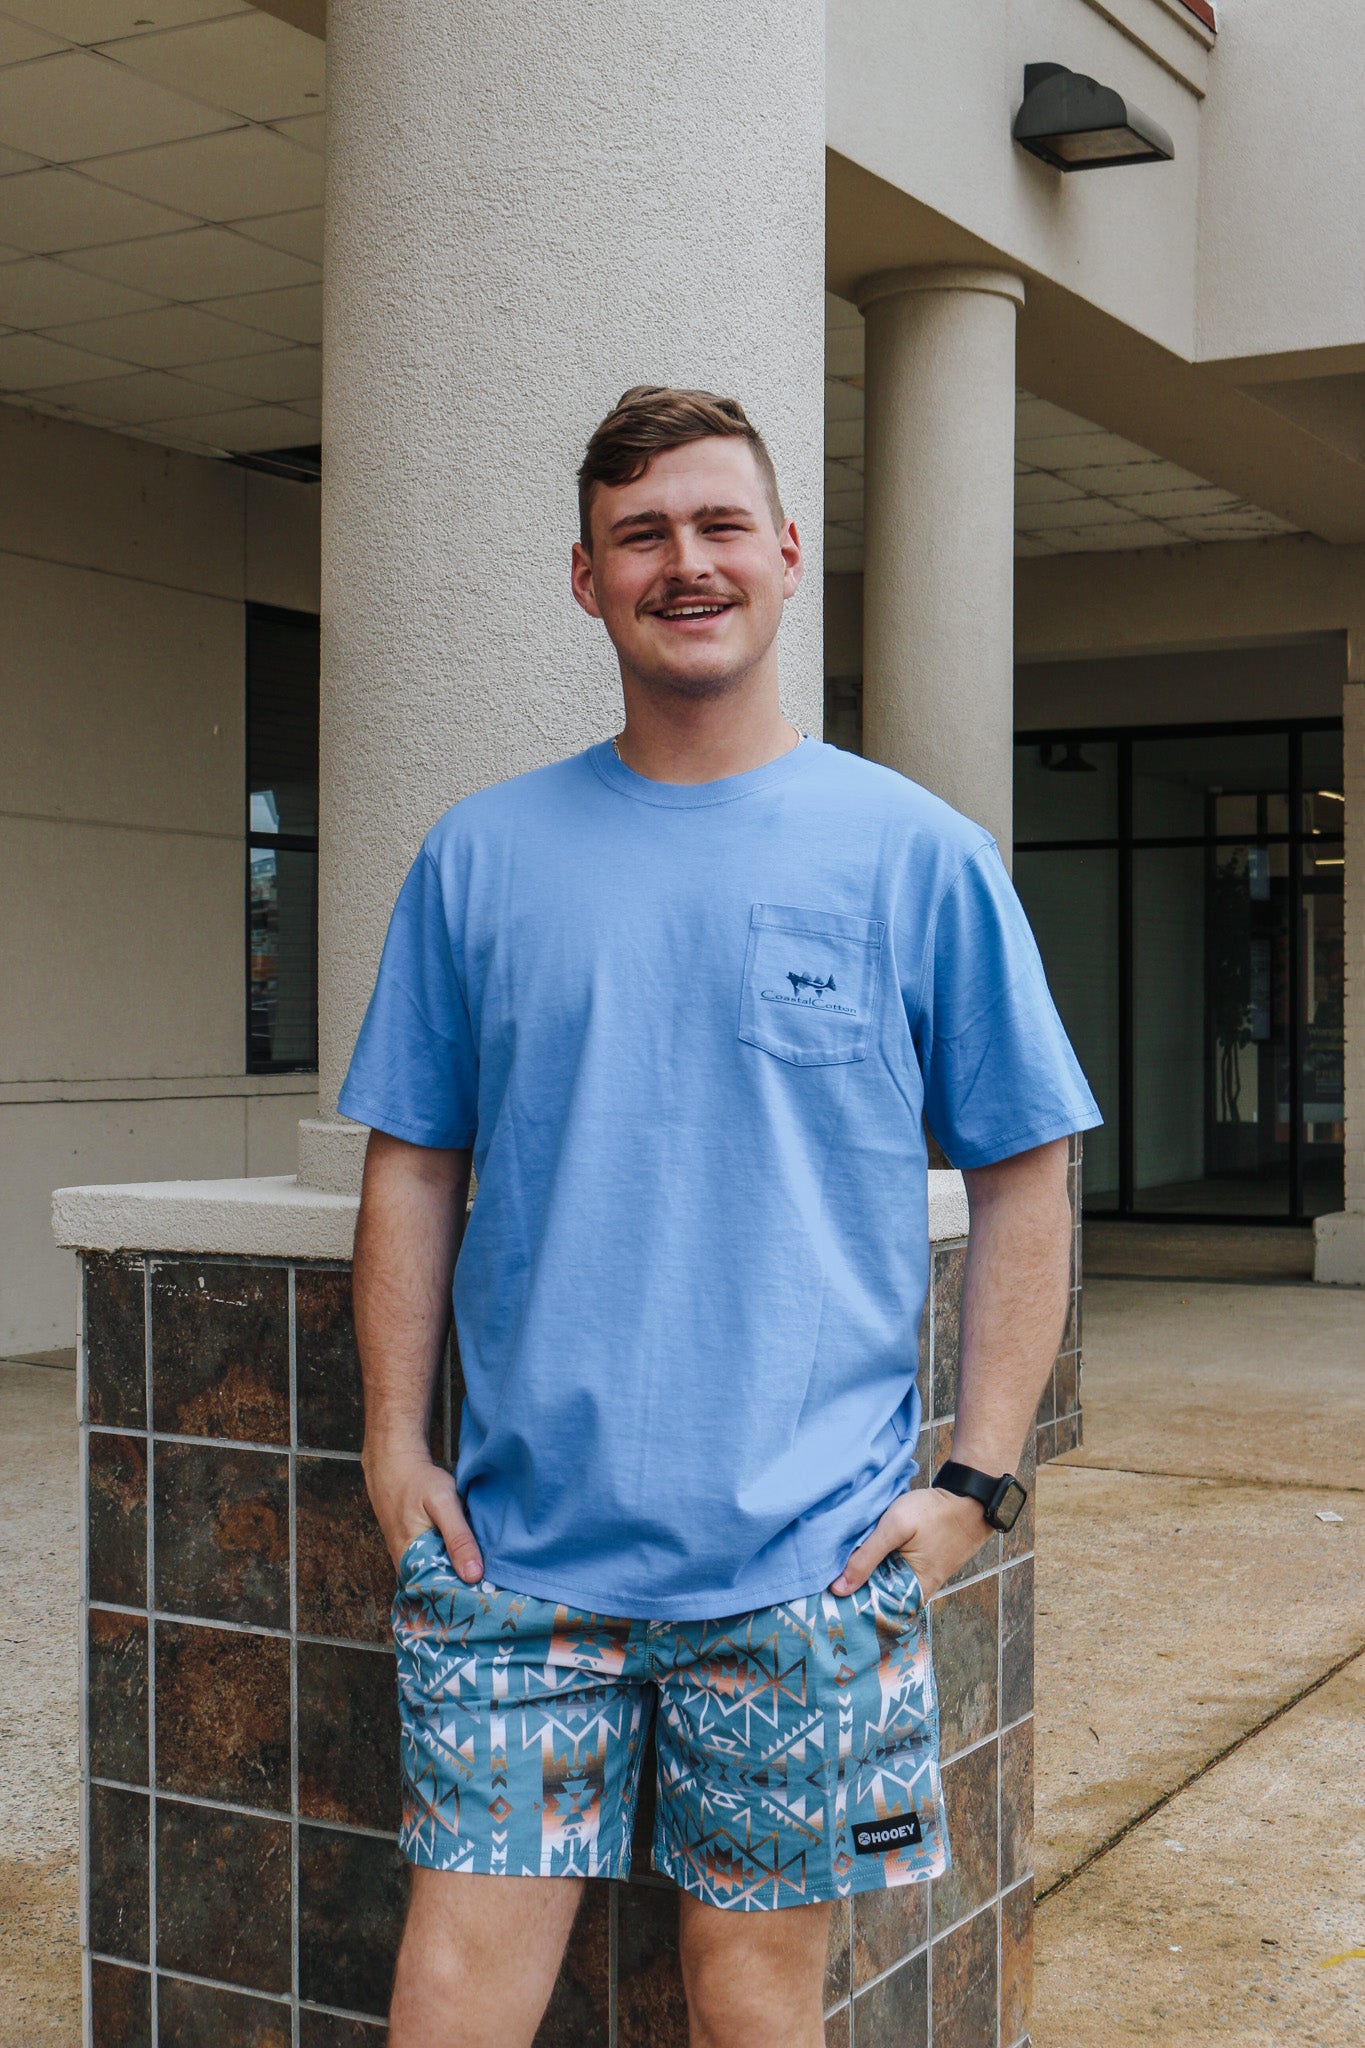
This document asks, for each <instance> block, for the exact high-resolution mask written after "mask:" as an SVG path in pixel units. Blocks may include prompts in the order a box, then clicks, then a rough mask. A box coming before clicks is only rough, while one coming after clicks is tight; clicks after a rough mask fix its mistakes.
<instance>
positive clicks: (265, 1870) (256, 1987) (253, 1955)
mask: <svg viewBox="0 0 1365 2048" xmlns="http://www.w3.org/2000/svg"><path fill="white" fill-rule="evenodd" d="M357 1938H359V1930H357ZM156 1942H157V1960H158V1961H159V1963H160V1964H161V1966H162V1968H163V1969H166V1970H171V1971H182V1970H183V1971H184V1972H185V1973H186V1974H187V1975H190V1976H195V1977H216V1978H217V1979H218V1980H219V1982H220V1983H226V1984H240V1985H242V1986H243V1987H244V1988H245V1989H247V1990H250V1991H288V1989H289V1976H290V1966H289V1824H288V1822H287V1821H278V1820H257V1819H255V1818H254V1817H253V1816H251V1815H248V1814H240V1813H222V1812H220V1811H219V1810H218V1809H217V1808H215V1807H209V1806H192V1805H187V1804H182V1802H181V1801H179V1800H170V1799H162V1800H159V1801H158V1802H157V1809H156Z"/></svg>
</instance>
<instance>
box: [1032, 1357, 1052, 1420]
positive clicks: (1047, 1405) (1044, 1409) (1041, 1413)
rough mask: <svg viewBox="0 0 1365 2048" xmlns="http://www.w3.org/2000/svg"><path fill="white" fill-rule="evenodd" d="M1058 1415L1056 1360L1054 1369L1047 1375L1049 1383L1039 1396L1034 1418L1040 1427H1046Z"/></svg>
mask: <svg viewBox="0 0 1365 2048" xmlns="http://www.w3.org/2000/svg"><path fill="white" fill-rule="evenodd" d="M1056 1415H1057V1367H1056V1364H1055V1362H1054V1364H1053V1367H1052V1370H1051V1372H1050V1373H1049V1374H1048V1376H1047V1385H1046V1386H1045V1387H1044V1388H1043V1391H1042V1393H1041V1394H1040V1395H1039V1396H1038V1409H1037V1413H1036V1414H1035V1416H1034V1418H1033V1419H1034V1421H1035V1422H1036V1423H1037V1425H1038V1427H1039V1429H1045V1428H1046V1427H1047V1425H1048V1423H1049V1422H1052V1421H1055V1419H1056Z"/></svg>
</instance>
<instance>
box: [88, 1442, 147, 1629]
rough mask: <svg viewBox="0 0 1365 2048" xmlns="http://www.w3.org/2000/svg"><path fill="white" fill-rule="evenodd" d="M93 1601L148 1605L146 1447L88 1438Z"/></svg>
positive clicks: (131, 1443)
mask: <svg viewBox="0 0 1365 2048" xmlns="http://www.w3.org/2000/svg"><path fill="white" fill-rule="evenodd" d="M88 1450H89V1462H90V1478H89V1520H88V1524H87V1527H88V1532H89V1559H90V1581H89V1583H90V1598H91V1599H92V1600H108V1601H111V1602H112V1603H113V1604H114V1605H115V1606H117V1607H145V1606H146V1604H147V1442H146V1439H145V1437H136V1436H106V1435H105V1434H104V1432H103V1431H102V1430H92V1431H91V1432H90V1436H89V1439H88Z"/></svg>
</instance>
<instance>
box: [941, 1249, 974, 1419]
mask: <svg viewBox="0 0 1365 2048" xmlns="http://www.w3.org/2000/svg"><path fill="white" fill-rule="evenodd" d="M966 1270H967V1253H966V1249H965V1247H964V1246H962V1245H950V1246H947V1247H945V1248H942V1249H936V1250H935V1252H934V1283H933V1284H934V1407H933V1419H934V1421H935V1422H942V1421H943V1419H944V1417H945V1416H949V1415H952V1414H954V1413H955V1411H956V1409H957V1363H958V1342H959V1337H960V1334H961V1327H962V1280H963V1275H964V1274H965V1272H966Z"/></svg>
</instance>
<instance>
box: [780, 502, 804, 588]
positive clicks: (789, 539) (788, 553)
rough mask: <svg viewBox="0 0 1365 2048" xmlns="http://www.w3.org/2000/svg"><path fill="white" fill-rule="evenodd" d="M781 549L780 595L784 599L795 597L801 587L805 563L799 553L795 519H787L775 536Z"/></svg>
mask: <svg viewBox="0 0 1365 2048" xmlns="http://www.w3.org/2000/svg"><path fill="white" fill-rule="evenodd" d="M777 544H778V546H779V547H780V548H781V550H782V567H783V575H782V596H783V598H784V600H785V599H786V598H789V597H795V595H796V593H797V591H798V590H799V589H800V587H801V578H802V576H803V575H804V574H805V569H806V564H805V559H804V557H803V555H802V553H801V536H800V534H799V533H798V532H797V530H796V521H795V520H794V519H789V520H788V521H787V523H786V525H785V526H784V527H783V529H782V531H781V533H780V534H779V535H778V537H777Z"/></svg>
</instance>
